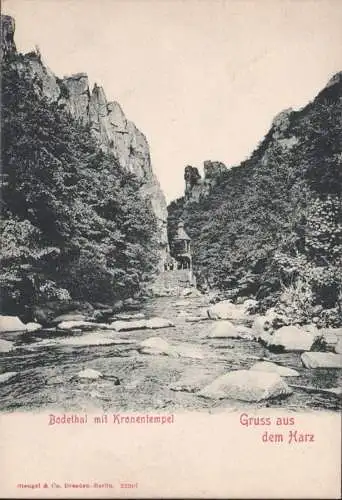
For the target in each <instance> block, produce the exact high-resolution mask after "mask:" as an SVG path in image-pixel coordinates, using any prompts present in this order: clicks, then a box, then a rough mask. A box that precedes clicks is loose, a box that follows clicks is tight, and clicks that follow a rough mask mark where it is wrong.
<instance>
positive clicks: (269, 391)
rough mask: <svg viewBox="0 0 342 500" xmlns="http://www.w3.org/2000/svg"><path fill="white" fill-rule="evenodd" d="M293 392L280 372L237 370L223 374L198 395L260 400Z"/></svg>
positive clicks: (252, 400) (213, 397) (211, 397)
mask: <svg viewBox="0 0 342 500" xmlns="http://www.w3.org/2000/svg"><path fill="white" fill-rule="evenodd" d="M291 393H292V389H291V388H290V387H289V386H288V385H287V384H286V383H285V382H284V380H283V379H282V378H281V377H280V375H278V373H268V372H258V371H252V370H237V371H232V372H229V373H226V374H225V375H221V376H220V377H218V378H217V379H215V380H214V381H213V382H212V383H211V384H209V385H207V386H206V387H204V389H202V390H201V391H200V392H198V395H200V396H203V397H206V398H210V399H239V400H241V401H250V402H258V401H263V400H267V399H271V398H276V397H279V396H288V395H289V394H291Z"/></svg>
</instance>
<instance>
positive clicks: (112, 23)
mask: <svg viewBox="0 0 342 500" xmlns="http://www.w3.org/2000/svg"><path fill="white" fill-rule="evenodd" d="M2 12H3V13H4V14H9V15H12V16H13V17H14V18H15V20H16V34H15V40H16V44H17V48H18V50H19V51H22V52H28V51H29V50H32V49H33V48H34V47H35V46H38V47H39V49H40V51H41V53H42V56H43V60H44V61H45V63H46V64H47V65H48V66H49V68H50V69H51V70H52V71H53V72H54V73H55V74H56V75H57V76H59V77H62V76H64V75H70V74H73V73H78V72H86V73H87V74H88V76H89V79H90V82H91V84H94V83H95V82H96V83H97V84H98V85H101V86H103V88H104V90H105V93H106V96H107V99H108V100H115V101H118V102H119V103H120V104H121V106H122V108H123V110H124V112H125V114H126V116H127V117H128V118H129V119H130V120H132V121H133V122H134V123H135V124H136V125H137V127H138V128H140V130H142V132H143V133H144V134H145V135H146V136H147V139H148V142H149V145H150V150H151V158H152V165H153V169H154V171H155V173H156V175H157V177H158V179H159V181H160V184H161V187H162V189H163V191H164V193H165V195H166V198H167V200H168V201H171V200H172V199H175V198H177V197H179V196H181V195H182V194H183V192H184V167H185V166H186V165H192V166H195V167H197V168H199V170H200V172H201V171H202V166H203V162H204V161H205V160H215V161H222V162H223V163H225V164H226V165H227V166H232V165H237V164H239V163H240V162H241V161H242V160H244V159H245V158H246V157H248V156H249V154H250V153H251V152H252V151H253V149H254V148H255V147H256V145H257V144H258V143H259V142H260V140H261V139H262V137H263V136H264V135H265V133H267V131H268V129H269V127H270V125H271V123H272V120H273V118H274V116H276V115H277V114H278V113H279V112H281V111H282V110H284V109H287V108H290V107H292V108H294V109H298V108H300V107H302V106H304V105H305V104H307V103H308V102H309V101H310V100H312V99H313V98H314V96H315V95H316V94H317V93H318V92H319V91H320V89H322V88H323V87H324V86H325V85H326V83H327V82H328V80H329V79H330V78H331V76H332V75H333V74H334V73H336V72H337V71H340V70H342V1H340V0H315V1H310V0H291V1H287V0H270V1H268V0H246V1H245V0H226V1H220V0H183V1H181V0H96V1H95V0H5V1H3V6H2Z"/></svg>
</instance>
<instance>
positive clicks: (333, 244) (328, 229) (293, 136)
mask: <svg viewBox="0 0 342 500" xmlns="http://www.w3.org/2000/svg"><path fill="white" fill-rule="evenodd" d="M227 140H229V139H228V138H227ZM341 186H342V73H339V74H337V75H335V77H334V78H333V79H332V80H331V81H330V82H329V84H328V85H327V86H326V87H325V88H324V89H323V90H322V92H320V94H319V95H318V96H317V97H316V98H315V99H314V101H313V102H312V103H310V104H309V105H307V106H306V107H305V108H303V109H302V110H300V111H297V112H296V111H292V110H288V111H286V112H283V113H281V114H280V115H278V116H277V117H276V118H275V120H274V121H273V124H272V127H271V129H270V131H269V132H268V134H267V136H266V137H265V138H264V140H263V141H262V142H261V143H260V145H259V146H258V147H257V148H256V150H255V151H254V153H253V154H252V155H251V157H250V158H249V159H248V160H247V161H244V162H243V163H242V164H241V165H239V166H237V167H234V168H230V169H227V170H225V171H222V172H221V173H220V176H219V179H218V180H217V181H216V185H214V186H213V187H212V189H211V191H210V193H209V194H208V193H207V192H206V191H204V192H203V195H202V196H198V186H197V187H196V197H193V198H192V197H191V193H189V190H188V191H187V196H186V197H185V198H181V199H179V200H176V201H175V202H172V203H171V204H170V206H169V207H168V211H169V234H170V236H171V237H172V235H173V234H174V230H175V224H176V223H177V221H178V220H179V219H180V218H183V220H184V222H185V228H186V230H187V232H188V234H189V235H190V236H191V237H192V239H193V251H194V266H195V272H196V274H197V277H198V281H199V283H200V284H201V285H202V286H203V287H204V288H205V287H208V286H210V287H212V288H218V289H220V290H222V291H224V294H223V295H225V296H227V297H231V298H232V299H238V298H239V297H253V298H256V299H258V300H259V301H260V306H261V309H266V308H267V307H270V306H277V307H278V308H279V309H280V310H282V311H283V312H285V313H286V314H287V315H289V316H290V317H291V318H292V320H294V321H299V322H306V321H307V320H313V319H314V321H315V322H316V323H317V324H318V325H327V324H330V325H335V324H340V323H341V296H342V295H341V294H342V291H341V284H342V271H341V269H342V268H341V258H342V220H341Z"/></svg>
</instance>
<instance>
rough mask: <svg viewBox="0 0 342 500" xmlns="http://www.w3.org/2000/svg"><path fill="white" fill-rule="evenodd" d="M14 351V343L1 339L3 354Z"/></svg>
mask: <svg viewBox="0 0 342 500" xmlns="http://www.w3.org/2000/svg"><path fill="white" fill-rule="evenodd" d="M13 349H14V344H13V342H8V341H7V340H4V339H0V352H2V353H5V352H10V351H13Z"/></svg>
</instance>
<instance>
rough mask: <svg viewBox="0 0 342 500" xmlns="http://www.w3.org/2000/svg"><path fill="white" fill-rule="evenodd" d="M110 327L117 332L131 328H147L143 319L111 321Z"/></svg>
mask: <svg viewBox="0 0 342 500" xmlns="http://www.w3.org/2000/svg"><path fill="white" fill-rule="evenodd" d="M110 327H111V328H112V329H114V330H115V331H117V332H129V331H131V330H144V329H145V328H147V326H146V320H145V319H141V320H136V321H113V323H111V324H110Z"/></svg>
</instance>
